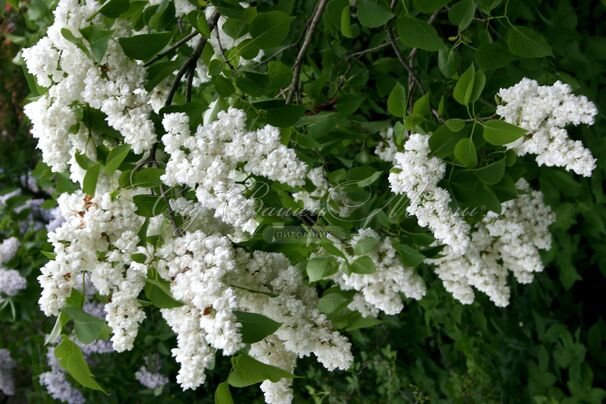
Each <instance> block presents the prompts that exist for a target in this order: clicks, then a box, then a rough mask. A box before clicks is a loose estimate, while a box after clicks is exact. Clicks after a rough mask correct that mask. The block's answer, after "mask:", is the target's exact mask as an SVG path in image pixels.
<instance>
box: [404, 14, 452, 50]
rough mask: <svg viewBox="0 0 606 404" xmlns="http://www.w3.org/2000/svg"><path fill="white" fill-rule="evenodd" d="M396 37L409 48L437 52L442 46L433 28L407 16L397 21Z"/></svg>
mask: <svg viewBox="0 0 606 404" xmlns="http://www.w3.org/2000/svg"><path fill="white" fill-rule="evenodd" d="M398 35H399V36H400V41H402V43H403V44H404V45H406V46H408V47H409V48H419V49H423V50H426V51H437V50H439V49H440V48H442V47H443V46H444V45H443V43H442V40H441V39H440V37H439V36H438V32H437V31H436V29H435V28H434V27H432V26H431V25H429V24H427V23H426V22H424V21H421V20H418V19H416V18H413V17H410V16H407V15H403V16H402V17H400V19H399V20H398Z"/></svg>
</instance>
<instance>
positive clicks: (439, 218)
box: [389, 134, 469, 254]
mask: <svg viewBox="0 0 606 404" xmlns="http://www.w3.org/2000/svg"><path fill="white" fill-rule="evenodd" d="M428 140H429V136H427V135H422V134H412V135H410V137H409V138H408V140H407V141H406V143H405V144H404V152H402V153H396V155H395V158H394V159H395V166H394V168H395V170H394V171H392V173H390V174H389V183H390V185H391V190H392V191H393V192H394V193H396V194H404V195H406V196H407V197H408V199H409V204H408V206H407V207H406V212H408V213H409V214H411V215H413V216H416V218H417V221H418V223H419V225H420V226H422V227H428V228H429V229H430V230H431V231H432V232H433V235H434V237H435V238H436V239H437V240H439V241H440V242H442V243H444V244H446V245H448V246H449V247H450V248H452V250H453V252H454V253H456V254H462V253H463V252H465V250H466V249H467V246H468V244H469V225H468V224H467V223H466V222H465V221H464V220H463V218H462V217H461V216H460V215H459V214H458V213H457V212H456V211H455V210H453V209H452V208H451V206H450V204H451V201H452V199H451V197H450V194H449V193H448V191H447V190H445V189H444V188H441V187H440V186H438V182H439V181H440V180H441V179H442V177H443V176H444V171H445V170H446V163H444V162H443V161H442V160H440V159H439V158H438V157H435V156H430V150H429V144H428Z"/></svg>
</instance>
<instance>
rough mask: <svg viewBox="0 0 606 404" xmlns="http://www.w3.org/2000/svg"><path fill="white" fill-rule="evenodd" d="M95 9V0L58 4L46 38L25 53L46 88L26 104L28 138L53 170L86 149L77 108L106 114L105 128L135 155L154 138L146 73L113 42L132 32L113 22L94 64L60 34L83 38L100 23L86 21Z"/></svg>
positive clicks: (60, 169)
mask: <svg viewBox="0 0 606 404" xmlns="http://www.w3.org/2000/svg"><path fill="white" fill-rule="evenodd" d="M98 7H99V4H98V2H97V1H95V0H87V1H85V2H80V1H77V0H61V1H59V3H58V4H57V7H56V9H55V12H54V15H55V20H54V23H53V24H52V25H51V26H50V27H49V29H48V33H47V36H46V37H44V38H42V39H41V40H40V41H39V42H38V43H37V44H36V45H34V46H33V47H31V48H29V49H25V50H23V59H24V60H25V63H26V66H27V68H28V70H29V71H30V73H31V74H33V75H34V77H35V78H36V80H37V81H38V83H39V84H40V85H41V86H43V87H45V88H47V89H48V91H47V93H46V94H44V95H43V96H41V97H39V98H38V99H37V100H36V101H34V102H31V103H30V104H27V105H26V106H25V113H26V114H27V116H28V117H29V118H30V120H31V121H32V125H33V127H32V134H33V136H34V137H35V138H36V139H38V148H40V150H42V156H43V158H44V161H45V162H46V163H47V164H48V165H49V166H50V167H51V168H52V169H53V170H54V171H63V170H65V169H66V168H67V164H68V163H69V162H70V161H72V159H73V156H74V152H75V151H76V150H78V151H80V152H85V151H86V150H85V148H84V147H83V146H82V138H84V139H85V140H86V138H87V134H88V131H87V130H85V129H86V128H84V127H83V126H84V125H79V126H78V125H77V123H78V113H77V109H78V106H79V105H83V104H84V105H89V106H90V107H92V108H95V109H98V110H100V111H102V112H103V113H104V114H106V115H107V123H108V124H109V126H111V127H113V128H114V129H116V130H117V131H118V132H120V134H121V135H122V136H124V140H125V141H126V142H127V143H129V144H131V145H132V147H133V150H134V151H135V152H137V153H141V152H143V151H145V150H148V149H149V148H150V147H151V146H152V144H153V143H154V142H155V139H156V135H155V131H154V127H153V123H152V121H151V119H150V117H149V113H150V112H151V106H150V105H149V104H148V98H149V96H148V94H147V92H146V91H145V90H144V89H143V84H144V80H145V69H144V68H143V66H141V65H139V64H137V63H136V62H135V61H134V60H132V59H130V58H128V57H126V56H125V55H124V52H123V51H122V48H121V47H120V44H119V43H118V41H117V38H118V37H125V36H129V35H132V34H133V31H132V29H131V28H129V27H128V26H127V24H126V23H125V22H124V21H121V20H120V21H117V22H116V23H115V24H114V26H113V28H112V29H113V30H114V34H113V36H112V38H111V39H110V40H109V43H108V46H107V51H106V53H105V56H104V57H103V59H102V60H101V62H100V63H98V64H97V63H95V62H94V61H93V60H92V59H91V57H90V56H89V55H88V54H86V53H85V52H84V51H83V50H82V49H80V48H79V47H78V46H77V45H76V44H74V43H72V42H71V41H69V40H68V39H66V38H65V37H64V35H63V33H62V30H68V31H69V32H71V35H73V36H75V37H76V38H80V40H83V39H82V34H81V33H80V30H81V29H82V28H86V27H88V26H91V25H95V24H99V22H100V21H101V19H102V16H100V15H97V16H96V17H94V18H93V19H92V20H90V17H91V16H92V15H93V13H95V11H96V10H97V9H98ZM89 53H90V52H89ZM78 128H79V129H78Z"/></svg>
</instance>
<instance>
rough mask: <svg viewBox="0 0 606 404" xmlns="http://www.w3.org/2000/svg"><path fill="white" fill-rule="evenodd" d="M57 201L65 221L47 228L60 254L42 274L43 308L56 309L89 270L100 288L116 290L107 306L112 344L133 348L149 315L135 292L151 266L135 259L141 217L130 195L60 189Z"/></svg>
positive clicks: (55, 311)
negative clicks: (50, 228) (141, 325)
mask: <svg viewBox="0 0 606 404" xmlns="http://www.w3.org/2000/svg"><path fill="white" fill-rule="evenodd" d="M58 206H59V209H60V210H61V214H62V216H63V217H64V219H65V222H64V223H63V224H62V225H61V226H60V227H58V228H57V229H56V230H54V231H52V232H50V233H49V241H50V242H51V243H52V244H53V248H54V253H55V255H56V256H55V259H54V260H52V261H49V262H48V263H47V264H46V265H45V266H44V267H43V268H42V269H41V275H40V276H39V277H38V280H39V282H40V285H41V286H42V296H41V298H40V306H41V308H42V310H43V311H44V312H45V314H47V315H57V314H58V313H59V310H60V309H61V308H62V307H63V306H64V305H65V300H66V299H67V297H68V296H69V295H70V293H71V290H72V288H73V287H74V285H75V282H77V280H79V279H80V277H81V276H82V274H85V276H87V277H90V280H91V281H92V283H93V285H94V287H95V288H96V289H97V290H98V291H99V293H100V294H102V295H108V294H110V293H111V294H112V301H111V302H110V303H108V304H107V305H106V306H105V311H106V312H107V321H108V323H109V326H110V327H111V328H112V330H113V332H114V334H113V336H112V342H113V343H114V348H115V349H116V350H117V351H124V350H126V349H130V348H131V347H132V344H133V341H134V338H135V335H136V333H137V328H138V324H139V323H140V322H141V321H143V318H144V317H145V313H144V312H143V310H142V309H141V307H140V305H139V303H138V302H137V297H138V295H139V292H140V291H141V290H142V288H143V286H144V285H145V278H146V276H147V266H145V265H143V264H138V263H136V262H134V261H132V259H131V255H132V254H134V253H137V252H141V251H140V247H138V246H137V243H138V242H139V237H138V236H137V232H138V231H139V229H140V227H141V225H142V224H143V218H141V217H140V216H137V215H136V214H135V209H136V208H135V205H134V203H133V202H132V201H130V200H129V199H128V198H127V195H121V197H118V198H116V199H114V198H112V196H111V195H110V194H109V193H104V194H101V195H99V196H97V197H94V198H92V197H89V196H85V195H84V194H82V193H81V192H76V193H73V194H62V195H61V196H60V197H59V199H58Z"/></svg>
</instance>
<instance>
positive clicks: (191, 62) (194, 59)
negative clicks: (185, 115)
mask: <svg viewBox="0 0 606 404" xmlns="http://www.w3.org/2000/svg"><path fill="white" fill-rule="evenodd" d="M218 21H219V13H214V14H213V15H212V16H211V17H210V20H209V21H208V29H209V31H210V32H212V31H213V30H214V29H215V27H216V26H217V22H218ZM207 41H208V38H206V37H204V36H203V37H202V38H200V40H199V41H198V44H197V45H196V47H195V48H194V51H193V52H192V54H191V56H190V57H189V59H187V61H186V62H185V63H184V64H183V66H181V68H180V69H179V71H178V72H177V75H176V76H175V80H174V81H173V84H172V86H171V87H170V90H169V92H168V95H167V97H166V102H165V103H164V106H169V105H171V104H172V102H173V97H174V96H175V93H176V92H177V89H178V88H179V83H181V79H182V78H183V76H184V75H185V74H186V73H187V72H188V71H189V70H190V69H191V67H192V66H193V68H194V69H195V68H196V65H197V64H198V59H200V56H201V55H202V51H204V46H206V42H207ZM189 91H191V86H190V90H189Z"/></svg>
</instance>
